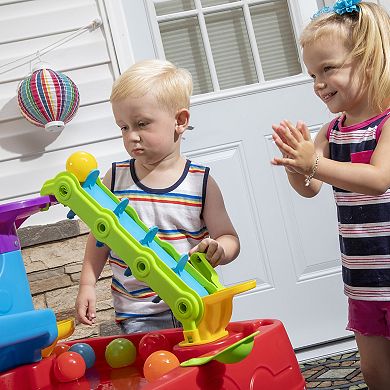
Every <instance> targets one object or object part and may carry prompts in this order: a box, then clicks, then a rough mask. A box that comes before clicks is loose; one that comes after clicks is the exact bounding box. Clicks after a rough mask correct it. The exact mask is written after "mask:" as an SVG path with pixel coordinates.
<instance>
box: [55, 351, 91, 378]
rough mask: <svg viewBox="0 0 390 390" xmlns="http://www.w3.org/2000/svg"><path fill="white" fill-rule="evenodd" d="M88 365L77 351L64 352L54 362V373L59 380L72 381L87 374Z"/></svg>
mask: <svg viewBox="0 0 390 390" xmlns="http://www.w3.org/2000/svg"><path fill="white" fill-rule="evenodd" d="M85 370H86V365H85V361H84V359H83V357H82V356H81V355H80V354H79V353H77V352H64V353H62V354H61V355H60V356H58V357H57V359H56V360H55V362H54V375H55V377H56V378H57V380H58V381H59V382H70V381H74V380H76V379H79V378H81V377H82V376H83V375H84V374H85Z"/></svg>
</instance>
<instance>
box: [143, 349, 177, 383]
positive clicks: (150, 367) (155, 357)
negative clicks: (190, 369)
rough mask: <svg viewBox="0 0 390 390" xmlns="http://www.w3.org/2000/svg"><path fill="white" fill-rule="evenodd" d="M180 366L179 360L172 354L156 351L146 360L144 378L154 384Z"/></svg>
mask: <svg viewBox="0 0 390 390" xmlns="http://www.w3.org/2000/svg"><path fill="white" fill-rule="evenodd" d="M179 366H180V362H179V359H178V358H177V357H176V356H175V355H174V354H173V353H172V352H169V351H156V352H153V353H152V354H151V355H150V356H149V357H148V358H147V359H146V360H145V364H144V377H145V379H146V380H147V381H148V382H152V381H155V380H156V379H158V378H160V377H161V376H163V375H165V374H166V373H168V372H169V371H171V370H173V369H174V368H176V367H179Z"/></svg>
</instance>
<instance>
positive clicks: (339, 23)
mask: <svg viewBox="0 0 390 390" xmlns="http://www.w3.org/2000/svg"><path fill="white" fill-rule="evenodd" d="M358 8H359V12H351V13H349V12H346V13H344V14H343V15H339V14H337V13H335V12H330V13H324V14H322V15H321V16H319V17H317V18H315V19H313V20H312V21H311V22H310V23H309V24H308V25H307V26H306V28H305V29H304V30H303V32H302V35H301V38H300V43H301V46H302V47H303V48H304V47H305V46H306V45H309V44H311V43H313V42H314V41H316V40H318V39H329V37H330V36H333V37H334V36H336V37H337V38H339V39H342V40H343V41H344V44H345V46H346V47H347V48H349V49H350V50H351V52H350V56H349V59H351V60H356V63H357V64H358V69H357V70H358V72H359V74H360V75H361V77H362V78H363V80H364V87H367V91H368V98H369V101H370V105H371V108H373V109H374V110H379V111H383V110H384V109H386V108H388V106H389V104H390V16H389V14H388V13H387V12H386V11H385V9H384V8H382V7H381V6H379V5H377V4H374V3H359V4H358ZM330 34H332V35H330Z"/></svg>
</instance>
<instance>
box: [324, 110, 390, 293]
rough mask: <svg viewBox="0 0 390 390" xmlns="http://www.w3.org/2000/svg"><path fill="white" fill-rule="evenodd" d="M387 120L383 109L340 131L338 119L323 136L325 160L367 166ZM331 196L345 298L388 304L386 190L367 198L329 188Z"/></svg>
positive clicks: (389, 194) (389, 208) (389, 206)
mask: <svg viewBox="0 0 390 390" xmlns="http://www.w3.org/2000/svg"><path fill="white" fill-rule="evenodd" d="M389 118H390V110H387V111H385V112H384V113H382V114H380V115H377V116H375V117H374V118H371V119H369V120H367V121H364V122H362V123H358V124H355V125H351V126H347V127H343V121H344V116H341V117H339V118H336V119H334V120H333V121H332V122H331V123H330V125H329V128H328V133H327V138H328V140H329V148H330V158H331V159H332V160H335V161H341V162H351V163H362V164H369V163H370V159H371V156H372V154H373V151H374V150H375V147H376V145H377V143H378V140H379V137H380V135H381V131H382V127H383V125H384V123H385V122H386V120H387V119H389ZM389 174H390V173H389ZM333 193H334V197H335V200H336V205H337V215H338V228H339V241H340V250H341V260H342V273H343V281H344V292H345V294H346V295H347V296H348V297H349V298H352V299H359V300H366V301H390V190H387V191H386V192H385V193H384V194H383V195H378V196H372V195H363V194H358V193H354V192H350V191H345V190H342V189H340V188H337V187H333Z"/></svg>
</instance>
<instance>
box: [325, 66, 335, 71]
mask: <svg viewBox="0 0 390 390" xmlns="http://www.w3.org/2000/svg"><path fill="white" fill-rule="evenodd" d="M331 69H333V66H325V67H324V72H327V71H328V70H331Z"/></svg>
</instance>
